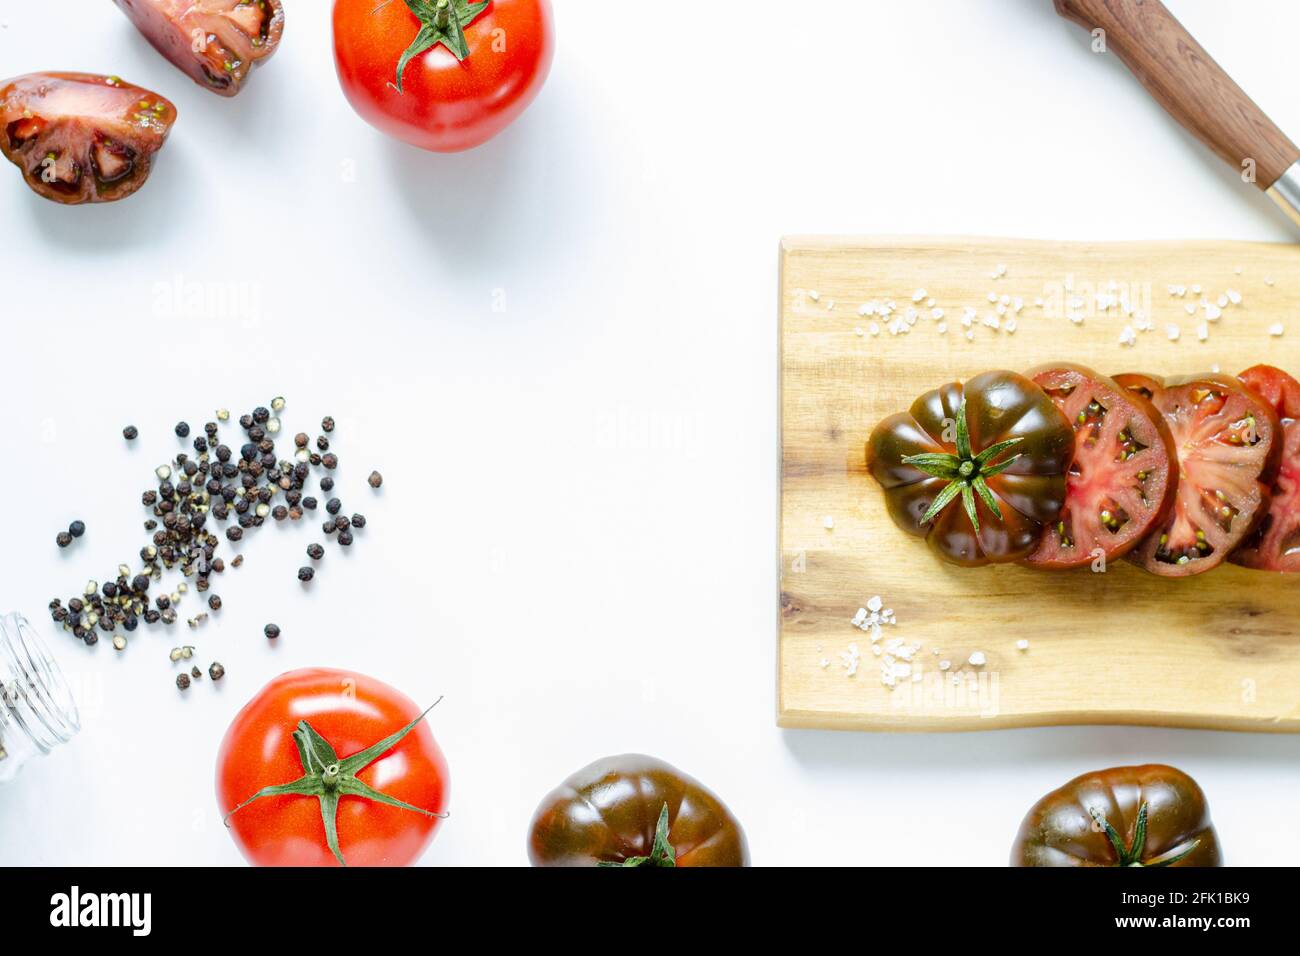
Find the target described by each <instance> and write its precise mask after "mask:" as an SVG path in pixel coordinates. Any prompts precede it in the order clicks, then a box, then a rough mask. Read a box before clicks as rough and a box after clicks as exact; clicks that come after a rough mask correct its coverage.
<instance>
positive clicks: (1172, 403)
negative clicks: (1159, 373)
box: [1115, 374, 1282, 577]
mask: <svg viewBox="0 0 1300 956" xmlns="http://www.w3.org/2000/svg"><path fill="white" fill-rule="evenodd" d="M1115 381H1116V382H1118V383H1119V384H1120V385H1122V386H1123V387H1125V388H1130V389H1132V390H1133V391H1134V392H1135V393H1137V394H1139V395H1148V394H1149V395H1150V398H1151V403H1152V404H1153V405H1154V406H1155V407H1156V410H1157V411H1159V412H1160V414H1161V415H1162V416H1163V417H1164V419H1165V423H1166V424H1167V425H1168V426H1169V431H1170V432H1171V434H1172V435H1173V439H1174V448H1175V451H1176V453H1177V456H1178V491H1177V494H1176V496H1175V498H1174V507H1173V509H1172V511H1171V512H1170V513H1169V515H1168V517H1167V518H1165V520H1163V521H1161V522H1158V523H1157V524H1156V525H1155V526H1154V528H1153V529H1152V531H1151V534H1150V535H1148V536H1147V538H1146V540H1144V541H1143V542H1142V543H1141V544H1140V545H1139V546H1138V547H1137V548H1136V549H1135V550H1134V551H1132V552H1131V553H1130V554H1129V558H1130V560H1132V561H1133V562H1134V563H1136V564H1139V565H1141V566H1142V567H1143V568H1145V569H1146V570H1148V571H1150V572H1151V573H1153V574H1159V575H1163V576H1165V577H1187V576H1189V575H1193V574H1200V573H1201V572H1203V571H1208V570H1210V569H1211V568H1214V567H1217V566H1218V565H1220V564H1222V563H1223V561H1224V560H1225V559H1226V558H1227V557H1228V555H1229V554H1231V553H1232V551H1233V549H1234V548H1236V547H1237V545H1238V544H1240V543H1241V542H1242V540H1243V539H1244V538H1245V537H1246V536H1247V535H1248V534H1249V533H1250V532H1251V530H1253V529H1254V527H1255V525H1256V524H1257V523H1258V521H1259V519H1260V518H1262V517H1263V515H1264V514H1265V512H1266V511H1267V510H1268V502H1269V488H1270V485H1271V483H1272V480H1273V474H1274V471H1275V469H1276V464H1277V457H1278V453H1279V452H1280V451H1281V447H1282V446H1281V442H1280V440H1279V439H1280V430H1281V424H1280V423H1279V421H1278V417H1277V413H1276V412H1275V411H1274V410H1273V409H1272V407H1271V406H1269V405H1268V403H1267V402H1265V401H1264V400H1263V399H1261V398H1260V397H1259V396H1257V395H1255V394H1254V393H1253V392H1251V391H1249V390H1248V389H1247V388H1246V387H1245V386H1243V385H1242V384H1241V383H1240V382H1239V381H1237V380H1236V379H1235V378H1231V377H1229V376H1227V375H1217V374H1206V375H1197V376H1193V377H1191V378H1186V379H1173V380H1168V381H1164V380H1161V379H1160V378H1158V377H1156V376H1152V375H1141V374H1130V375H1117V376H1115Z"/></svg>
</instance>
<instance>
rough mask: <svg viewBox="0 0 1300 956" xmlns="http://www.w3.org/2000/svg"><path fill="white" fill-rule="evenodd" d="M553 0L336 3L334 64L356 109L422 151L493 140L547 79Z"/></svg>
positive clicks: (552, 46) (345, 0)
mask: <svg viewBox="0 0 1300 956" xmlns="http://www.w3.org/2000/svg"><path fill="white" fill-rule="evenodd" d="M554 52H555V30H554V26H553V20H552V16H551V4H550V0H489V2H486V3H471V2H469V0H388V2H387V3H384V2H380V0H335V3H334V63H335V66H336V67H337V68H338V74H339V82H340V83H341V84H342V85H343V93H344V95H345V96H346V97H347V98H348V102H349V103H351V104H352V108H353V109H355V110H356V111H357V112H358V113H359V114H361V117H362V119H364V120H365V121H366V122H368V123H369V124H370V125H372V126H374V127H376V128H377V129H379V130H382V131H383V132H385V133H387V134H388V135H390V136H395V137H397V138H398V139H401V140H405V141H406V142H408V143H411V144H412V145H414V146H419V147H420V148H422V149H429V150H433V151H435V152H439V153H453V152H458V151H460V150H463V149H470V148H472V147H474V146H478V145H480V144H482V143H485V142H487V141H488V140H489V139H491V138H492V137H493V136H495V135H496V134H497V133H499V132H501V131H502V130H503V129H505V128H506V127H507V126H509V125H510V124H511V123H512V122H514V120H515V118H516V117H518V116H519V114H520V113H522V112H523V111H524V110H525V108H527V106H528V104H529V103H531V102H532V101H533V98H534V97H535V96H537V92H538V90H540V89H541V88H542V84H543V83H545V82H546V75H547V74H548V73H549V72H550V69H551V59H552V56H553V55H554Z"/></svg>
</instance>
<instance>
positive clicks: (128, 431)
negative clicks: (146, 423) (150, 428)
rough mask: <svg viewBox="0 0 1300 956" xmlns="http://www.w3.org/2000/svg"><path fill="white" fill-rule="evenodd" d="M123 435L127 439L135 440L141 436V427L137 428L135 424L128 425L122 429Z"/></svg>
mask: <svg viewBox="0 0 1300 956" xmlns="http://www.w3.org/2000/svg"><path fill="white" fill-rule="evenodd" d="M122 437H123V438H125V439H126V440H127V441H135V440H136V439H137V438H139V437H140V429H138V428H136V427H135V426H134V425H127V426H126V427H125V428H123V429H122Z"/></svg>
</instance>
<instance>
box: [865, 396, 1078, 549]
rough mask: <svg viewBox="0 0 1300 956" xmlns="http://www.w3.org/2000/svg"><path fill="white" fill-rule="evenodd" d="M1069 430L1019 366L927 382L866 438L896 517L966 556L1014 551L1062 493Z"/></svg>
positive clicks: (1032, 541) (1028, 540)
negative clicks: (921, 392)
mask: <svg viewBox="0 0 1300 956" xmlns="http://www.w3.org/2000/svg"><path fill="white" fill-rule="evenodd" d="M1073 455H1074V430H1073V429H1072V428H1071V426H1070V423H1069V422H1068V421H1066V419H1065V416H1064V415H1063V414H1062V413H1061V411H1060V409H1058V408H1057V407H1056V405H1055V404H1054V403H1053V402H1052V400H1051V398H1049V397H1048V395H1047V393H1046V392H1044V391H1043V390H1042V389H1041V388H1039V387H1038V386H1037V385H1035V384H1034V383H1033V382H1032V381H1030V380H1029V379H1028V378H1025V377H1024V376H1023V375H1017V374H1016V373H1015V372H1005V371H995V372H984V373H983V374H981V375H976V376H975V377H974V378H972V379H970V380H969V381H968V382H966V383H965V384H964V385H963V384H962V383H959V382H951V383H949V384H947V385H944V386H942V387H940V388H937V389H934V390H932V391H929V392H926V393H925V394H924V395H922V396H921V397H920V398H918V399H917V400H916V401H915V402H914V403H913V404H912V407H911V408H910V409H909V410H908V411H906V412H900V413H898V414H896V415H891V416H890V417H888V418H886V419H884V420H883V421H882V422H880V423H879V424H878V425H877V426H876V427H875V429H874V430H873V431H872V433H871V437H870V439H869V440H868V441H867V469H868V471H870V472H871V475H872V476H873V477H874V478H875V479H876V480H877V481H878V482H879V483H880V485H881V487H882V488H883V489H884V491H885V503H886V506H887V507H888V509H889V514H890V517H892V518H893V519H894V523H895V524H897V525H898V526H899V527H900V528H902V529H903V530H904V531H906V532H907V533H908V534H914V535H917V536H919V537H924V538H925V539H926V541H927V543H928V544H929V545H930V547H931V548H932V549H933V550H934V551H935V553H936V554H938V555H939V556H940V557H942V558H943V559H944V560H946V561H950V562H952V563H953V564H959V565H964V566H968V567H969V566H975V565H982V564H994V563H1002V562H1007V561H1018V560H1020V559H1021V558H1023V557H1025V556H1026V555H1027V554H1029V553H1030V551H1032V550H1033V549H1034V547H1035V546H1036V545H1037V543H1038V540H1039V537H1040V535H1041V532H1042V528H1043V525H1044V524H1046V523H1048V522H1052V521H1055V520H1057V517H1058V516H1059V514H1060V512H1061V506H1062V505H1063V503H1064V502H1065V492H1066V473H1067V471H1068V470H1069V467H1070V463H1071V461H1072V460H1073Z"/></svg>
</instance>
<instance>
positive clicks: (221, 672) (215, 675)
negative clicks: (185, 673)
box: [208, 661, 226, 680]
mask: <svg viewBox="0 0 1300 956" xmlns="http://www.w3.org/2000/svg"><path fill="white" fill-rule="evenodd" d="M208 676H209V677H211V678H212V679H213V680H221V678H223V677H225V676H226V669H225V668H224V667H222V666H221V665H220V664H218V663H217V662H216V661H213V662H212V664H211V666H209V667H208Z"/></svg>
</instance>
